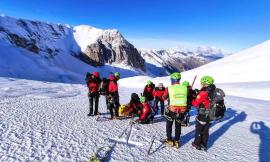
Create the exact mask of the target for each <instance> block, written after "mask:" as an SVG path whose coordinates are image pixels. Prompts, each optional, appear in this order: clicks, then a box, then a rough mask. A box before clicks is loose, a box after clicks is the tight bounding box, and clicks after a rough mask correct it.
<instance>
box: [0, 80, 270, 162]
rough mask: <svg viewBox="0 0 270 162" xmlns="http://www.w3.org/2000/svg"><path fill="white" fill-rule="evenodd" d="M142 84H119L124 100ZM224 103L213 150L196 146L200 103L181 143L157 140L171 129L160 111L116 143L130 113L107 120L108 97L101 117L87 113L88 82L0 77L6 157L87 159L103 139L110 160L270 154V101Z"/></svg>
mask: <svg viewBox="0 0 270 162" xmlns="http://www.w3.org/2000/svg"><path fill="white" fill-rule="evenodd" d="M141 79H143V78H141ZM144 79H145V80H147V79H148V78H144ZM258 85H259V84H258ZM237 86H238V85H237ZM238 87H239V86H238ZM243 88H244V86H243ZM232 90H233V89H232ZM141 91H142V87H140V88H126V87H121V85H120V89H119V92H120V102H121V103H127V102H128V101H129V97H130V94H131V93H132V92H136V93H140V92H141ZM236 91H238V90H236ZM226 104H227V108H228V110H227V112H226V116H225V118H224V120H222V121H220V122H216V123H213V124H212V126H211V129H210V137H209V149H208V151H207V152H202V151H198V150H195V149H193V148H192V147H191V142H192V141H193V139H194V129H195V114H196V111H195V110H191V125H190V127H184V128H182V134H181V148H180V149H178V150H177V149H172V148H170V147H166V146H165V145H162V144H161V142H159V140H161V139H164V138H165V135H166V133H165V132H166V131H165V129H166V128H165V127H166V123H165V120H164V119H162V118H160V117H159V116H157V118H155V119H154V124H149V125H134V126H133V128H132V131H131V134H130V138H129V144H126V139H127V134H128V131H127V132H126V133H124V135H123V136H122V137H121V138H120V139H119V140H118V141H119V142H117V143H116V144H115V143H114V141H113V139H117V137H118V136H119V135H120V134H121V133H122V132H123V131H124V130H125V129H126V128H129V124H128V123H129V121H130V119H126V120H112V121H111V120H108V118H109V114H108V113H107V110H106V106H105V99H104V98H103V97H101V99H100V109H99V110H100V112H101V113H102V115H101V116H100V118H99V120H98V121H97V120H96V118H95V117H87V113H88V111H89V110H88V98H87V88H86V87H85V86H83V85H74V84H62V83H44V82H39V81H30V80H18V79H10V78H0V161H5V162H13V161H56V162H58V161H59V162H62V161H87V160H89V159H90V157H91V156H93V155H94V153H95V151H96V150H97V149H98V148H100V147H104V146H112V147H113V149H112V151H111V152H110V153H109V156H108V159H107V160H106V161H111V162H126V161H129V162H145V161H155V162H164V161H167V162H174V161H179V162H185V161H189V162H217V161H218V162H228V161H237V162H238V161H239V162H248V161H252V162H257V161H260V162H268V161H270V154H269V152H270V138H269V134H270V115H269V113H268V112H269V105H270V102H269V101H262V100H253V99H248V98H241V97H231V96H227V97H226ZM128 130H129V129H128ZM153 136H155V139H156V140H155V141H154V143H153V146H152V149H151V151H150V155H148V154H147V150H148V148H149V143H150V141H151V139H152V137H153ZM120 141H122V142H120ZM176 159H177V160H176Z"/></svg>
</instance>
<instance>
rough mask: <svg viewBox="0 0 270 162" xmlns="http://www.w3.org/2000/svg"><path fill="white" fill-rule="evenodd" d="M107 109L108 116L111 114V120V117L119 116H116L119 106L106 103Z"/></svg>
mask: <svg viewBox="0 0 270 162" xmlns="http://www.w3.org/2000/svg"><path fill="white" fill-rule="evenodd" d="M108 109H109V111H110V114H111V118H112V117H113V116H117V117H118V116H119V115H118V109H119V106H117V104H116V103H110V102H108Z"/></svg>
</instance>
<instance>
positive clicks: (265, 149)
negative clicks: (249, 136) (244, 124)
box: [250, 121, 270, 162]
mask: <svg viewBox="0 0 270 162" xmlns="http://www.w3.org/2000/svg"><path fill="white" fill-rule="evenodd" d="M250 132H252V133H253V134H256V135H258V136H259V137H260V142H261V143H260V148H259V158H260V162H269V161H270V154H269V153H270V128H269V127H267V126H266V125H265V123H264V122H263V121H259V122H253V123H252V124H251V125H250Z"/></svg>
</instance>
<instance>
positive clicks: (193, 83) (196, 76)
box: [191, 75, 197, 88]
mask: <svg viewBox="0 0 270 162" xmlns="http://www.w3.org/2000/svg"><path fill="white" fill-rule="evenodd" d="M196 78H197V75H195V77H194V79H193V82H192V84H191V88H193V85H194V83H195V81H196Z"/></svg>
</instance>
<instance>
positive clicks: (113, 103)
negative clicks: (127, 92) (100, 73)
mask: <svg viewBox="0 0 270 162" xmlns="http://www.w3.org/2000/svg"><path fill="white" fill-rule="evenodd" d="M109 80H110V82H109V88H108V94H107V97H106V98H107V104H108V105H107V106H108V109H109V111H110V114H111V119H115V118H118V117H119V115H118V108H119V105H120V104H119V93H118V85H117V79H116V77H115V76H114V75H110V76H109Z"/></svg>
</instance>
